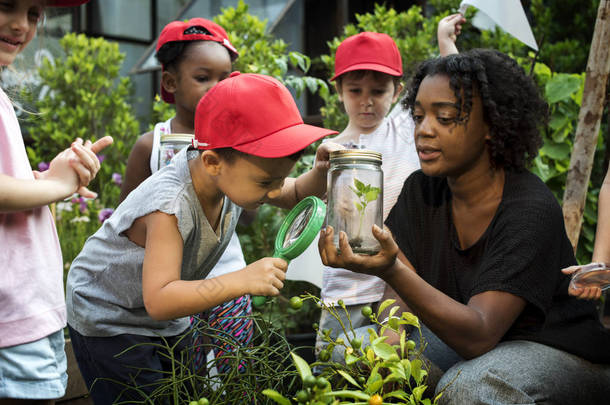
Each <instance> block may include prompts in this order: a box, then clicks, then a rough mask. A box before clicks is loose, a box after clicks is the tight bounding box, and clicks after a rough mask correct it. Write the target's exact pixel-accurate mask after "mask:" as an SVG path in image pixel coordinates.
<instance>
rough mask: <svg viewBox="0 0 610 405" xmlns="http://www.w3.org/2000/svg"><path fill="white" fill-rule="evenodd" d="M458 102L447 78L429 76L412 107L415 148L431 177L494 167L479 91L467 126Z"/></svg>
mask: <svg viewBox="0 0 610 405" xmlns="http://www.w3.org/2000/svg"><path fill="white" fill-rule="evenodd" d="M458 107H459V106H458V105H457V99H456V97H455V94H454V92H453V90H452V89H451V87H450V86H449V77H448V76H445V75H434V76H426V77H425V78H424V80H423V81H422V82H421V84H420V86H419V91H418V92H417V96H416V98H415V105H414V107H413V120H414V121H415V145H416V148H417V153H418V156H419V161H420V164H421V168H422V171H423V172H424V173H425V174H426V175H428V176H439V177H458V176H461V175H463V174H464V173H467V172H468V171H470V170H472V169H473V168H474V167H481V166H485V167H487V168H489V167H491V162H490V159H489V152H488V149H487V144H486V141H487V139H489V127H488V125H487V124H486V123H485V121H484V119H483V106H482V104H481V98H480V96H479V93H478V91H473V95H472V109H471V111H470V117H469V119H468V120H467V122H466V123H464V122H462V121H460V120H459V119H460V118H463V116H464V113H462V117H459V116H458Z"/></svg>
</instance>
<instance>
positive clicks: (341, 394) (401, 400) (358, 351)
mask: <svg viewBox="0 0 610 405" xmlns="http://www.w3.org/2000/svg"><path fill="white" fill-rule="evenodd" d="M301 298H302V299H304V300H312V301H314V302H316V303H317V304H318V305H321V306H322V310H324V311H328V312H329V313H330V314H331V315H332V316H334V317H335V318H336V319H337V320H338V321H339V323H340V324H341V327H342V330H343V333H344V335H345V336H354V338H353V339H351V340H350V342H345V340H344V339H343V338H337V339H333V338H331V337H330V333H328V332H327V331H318V333H319V335H320V336H321V337H322V338H323V339H324V340H325V342H326V343H327V345H328V346H327V348H326V349H324V350H323V351H322V352H326V354H327V352H328V351H330V352H332V351H334V350H336V349H337V348H340V349H341V350H342V351H343V359H342V361H340V362H339V361H332V360H330V359H329V357H328V356H325V358H320V360H319V361H317V362H315V363H313V364H312V365H310V364H308V363H307V362H306V361H305V360H303V359H302V358H301V357H299V356H298V355H296V354H295V353H291V354H292V361H293V363H294V365H295V368H296V370H297V372H298V375H299V377H300V379H301V383H302V387H301V390H299V391H298V392H297V393H296V395H295V396H294V397H287V396H286V393H280V392H278V391H276V390H274V389H266V390H264V391H263V394H264V395H266V396H267V397H268V398H270V399H272V400H273V401H275V403H278V404H281V405H288V404H292V403H293V402H292V401H291V399H293V400H295V401H296V402H297V403H299V404H333V405H334V404H339V403H360V404H366V403H368V404H381V403H382V401H383V403H389V402H391V403H398V404H413V405H416V404H435V403H437V402H438V400H439V399H440V397H441V395H442V393H441V394H439V395H437V396H436V397H435V398H425V397H424V394H425V391H426V389H427V386H426V379H427V376H428V368H429V365H428V363H427V361H426V360H425V359H424V358H423V350H424V348H425V342H424V341H423V339H422V337H421V329H420V324H419V320H418V319H417V317H416V316H415V315H413V314H411V313H409V312H403V313H402V314H401V315H400V316H396V314H397V312H398V310H399V307H398V306H394V307H392V308H391V309H390V318H389V321H388V322H387V323H385V322H384V323H381V322H380V321H379V319H378V317H379V316H380V315H381V313H382V312H383V311H384V310H385V309H386V308H388V307H390V306H391V305H392V304H394V302H395V300H386V301H384V302H383V303H382V304H381V305H380V307H379V310H378V311H377V313H376V314H372V315H371V317H370V319H371V322H372V323H373V324H374V325H375V327H374V328H370V329H369V331H368V332H369V342H370V343H369V344H366V345H362V341H361V340H360V339H358V338H355V331H354V329H353V328H352V326H351V321H350V322H349V324H348V325H345V324H343V322H342V321H341V319H342V317H341V316H340V315H339V313H338V311H341V310H342V311H345V313H346V315H347V317H348V319H349V313H348V312H347V311H346V310H345V307H344V306H342V307H340V309H338V308H339V307H329V306H326V305H324V304H323V303H322V302H320V300H319V299H318V298H317V297H315V296H313V295H304V296H303V297H301ZM404 326H406V327H409V328H411V330H412V332H411V333H418V334H419V336H420V345H419V346H417V347H416V344H415V342H414V341H413V340H411V339H409V336H411V335H410V334H407V332H406V330H403V329H402V327H404ZM387 330H391V331H393V332H395V333H398V334H399V335H400V338H399V340H398V343H397V344H389V343H387V342H386V340H387V339H388V337H387V336H384V332H385V331H387ZM320 357H322V354H321V356H320ZM311 366H319V367H320V368H322V370H323V371H322V373H321V374H320V375H319V376H317V377H314V376H313V375H312V371H311Z"/></svg>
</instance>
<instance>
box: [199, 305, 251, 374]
mask: <svg viewBox="0 0 610 405" xmlns="http://www.w3.org/2000/svg"><path fill="white" fill-rule="evenodd" d="M251 313H252V303H251V299H250V296H249V295H244V296H243V297H239V298H236V299H234V300H232V301H228V302H225V303H224V304H222V305H219V306H217V307H214V308H212V309H211V310H210V311H209V315H208V318H207V319H208V324H209V327H210V332H211V333H212V345H213V348H214V356H215V358H216V362H215V365H216V368H217V370H218V372H219V373H221V374H225V373H228V372H229V371H230V370H231V367H232V364H231V359H230V358H229V356H227V355H228V354H231V353H233V352H235V351H236V350H237V349H239V348H240V347H246V346H248V344H249V343H250V341H251V340H252V335H253V334H254V325H253V321H252V318H250V317H249V316H248V315H249V314H251ZM200 315H201V314H200ZM204 315H205V314H204ZM197 321H198V317H197V316H193V317H191V325H193V324H194V323H195V322H197ZM193 347H194V348H195V355H194V367H195V370H200V369H202V367H205V365H206V354H205V350H204V349H203V347H204V337H203V335H202V334H201V333H200V331H199V329H198V328H195V329H194V331H193ZM245 366H246V365H245V362H244V361H242V362H241V363H240V364H239V365H238V366H237V368H238V371H240V372H243V371H244V370H245Z"/></svg>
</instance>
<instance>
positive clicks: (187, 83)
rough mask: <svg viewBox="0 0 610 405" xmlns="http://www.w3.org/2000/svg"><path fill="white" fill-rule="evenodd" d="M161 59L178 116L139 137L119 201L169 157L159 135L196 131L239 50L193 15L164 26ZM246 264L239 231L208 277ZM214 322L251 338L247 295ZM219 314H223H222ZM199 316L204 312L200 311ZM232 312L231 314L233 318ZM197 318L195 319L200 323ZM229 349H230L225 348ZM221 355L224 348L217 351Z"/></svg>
mask: <svg viewBox="0 0 610 405" xmlns="http://www.w3.org/2000/svg"><path fill="white" fill-rule="evenodd" d="M156 49H157V54H156V55H155V56H156V58H157V60H158V61H159V62H160V63H161V67H162V76H161V98H162V99H163V101H165V102H166V103H170V104H174V105H175V107H176V115H175V116H173V117H172V118H170V119H168V120H167V121H164V122H158V123H157V124H156V125H155V127H154V129H153V131H152V132H148V133H145V134H143V135H142V136H141V137H140V138H138V140H137V141H136V143H135V145H134V147H133V149H132V151H131V153H130V155H129V159H128V160H127V168H126V170H125V179H124V182H123V184H122V186H121V196H120V201H123V200H124V199H125V197H127V195H128V194H129V193H130V192H131V191H132V190H133V189H134V188H136V187H137V186H138V185H139V184H140V183H141V182H142V181H144V180H145V179H146V178H148V177H149V176H150V175H151V174H152V173H155V172H156V171H157V170H159V169H160V168H161V167H162V166H163V165H164V164H167V163H168V162H165V161H164V160H163V159H159V156H160V153H159V152H160V146H161V138H162V137H163V136H165V135H168V134H193V133H194V125H195V108H196V107H197V102H198V101H199V100H200V99H201V97H203V95H204V94H206V93H207V92H208V90H209V89H210V88H212V87H213V86H214V85H215V84H216V83H218V82H219V81H221V80H223V79H225V78H227V77H228V76H229V73H231V69H232V62H233V61H234V60H235V59H236V58H237V56H238V54H237V50H236V49H235V47H234V46H233V45H232V44H231V42H230V41H229V37H228V35H227V33H226V32H225V30H224V29H223V28H222V27H221V26H220V25H218V24H216V23H214V22H213V21H210V20H207V19H204V18H192V19H190V20H188V21H173V22H171V23H169V24H168V25H167V26H165V27H164V28H163V30H162V31H161V35H160V36H159V40H158V41H157V48H156ZM245 266H246V261H245V259H244V255H243V253H242V250H241V245H240V243H239V238H238V237H237V234H234V235H233V236H232V237H231V241H230V242H229V245H228V246H227V249H226V250H225V252H224V253H223V255H222V257H221V258H220V260H219V261H218V263H217V264H216V266H215V267H214V269H213V270H212V271H211V272H210V275H209V276H208V277H215V276H217V275H220V274H223V273H226V272H227V271H234V270H236V269H241V268H243V267H245ZM210 313H211V318H210V320H209V321H210V323H212V324H214V325H213V326H214V327H215V328H218V327H221V326H220V325H218V324H217V323H219V322H222V323H229V324H230V328H229V332H230V335H231V336H232V337H233V338H234V339H235V341H237V342H240V344H241V345H246V344H248V342H249V341H250V340H251V338H252V334H253V330H254V328H253V323H252V320H250V319H247V318H246V316H247V315H249V314H251V313H252V307H251V300H250V297H249V296H244V297H240V298H237V299H235V300H231V301H229V302H226V303H224V304H223V305H221V306H219V307H216V308H213V309H212V310H210ZM216 314H223V316H224V318H219V317H218V316H216ZM200 316H201V317H203V316H204V314H200ZM228 317H231V320H230V321H229V319H228ZM197 319H198V317H193V318H192V319H191V321H192V322H193V325H196V323H197ZM195 335H196V336H195V342H194V345H193V346H194V347H195V350H196V356H195V368H196V369H199V368H201V367H202V366H203V365H204V364H205V356H204V355H205V353H204V351H203V349H202V348H201V347H200V346H201V343H203V342H201V341H200V340H201V337H200V336H199V334H198V332H197V331H196V332H195ZM225 349H230V348H229V347H226V348H225ZM216 354H218V355H221V354H222V351H219V350H216Z"/></svg>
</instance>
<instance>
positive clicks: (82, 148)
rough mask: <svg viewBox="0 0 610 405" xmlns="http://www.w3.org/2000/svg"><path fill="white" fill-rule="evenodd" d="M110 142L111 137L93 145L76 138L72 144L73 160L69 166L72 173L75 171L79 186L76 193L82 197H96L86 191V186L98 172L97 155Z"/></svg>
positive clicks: (98, 162) (106, 137)
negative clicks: (72, 170)
mask: <svg viewBox="0 0 610 405" xmlns="http://www.w3.org/2000/svg"><path fill="white" fill-rule="evenodd" d="M112 142H113V140H112V137H110V136H105V137H103V138H101V139H99V140H97V141H96V142H95V143H93V144H92V143H91V141H89V140H87V141H86V142H84V143H83V140H82V139H80V138H77V139H76V141H74V142H73V143H72V145H71V150H72V152H74V155H75V159H74V160H72V161H71V166H72V168H73V169H74V171H76V174H77V175H78V178H79V183H80V184H79V188H78V190H77V193H79V194H80V195H82V196H83V197H86V198H95V197H97V195H96V194H95V193H94V192H92V191H90V190H89V189H87V186H88V185H89V183H90V182H91V181H92V180H93V179H94V178H95V176H96V175H97V173H98V171H99V170H100V161H99V159H98V157H97V153H99V152H100V151H101V150H103V149H104V148H106V147H108V146H109V145H111V144H112Z"/></svg>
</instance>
